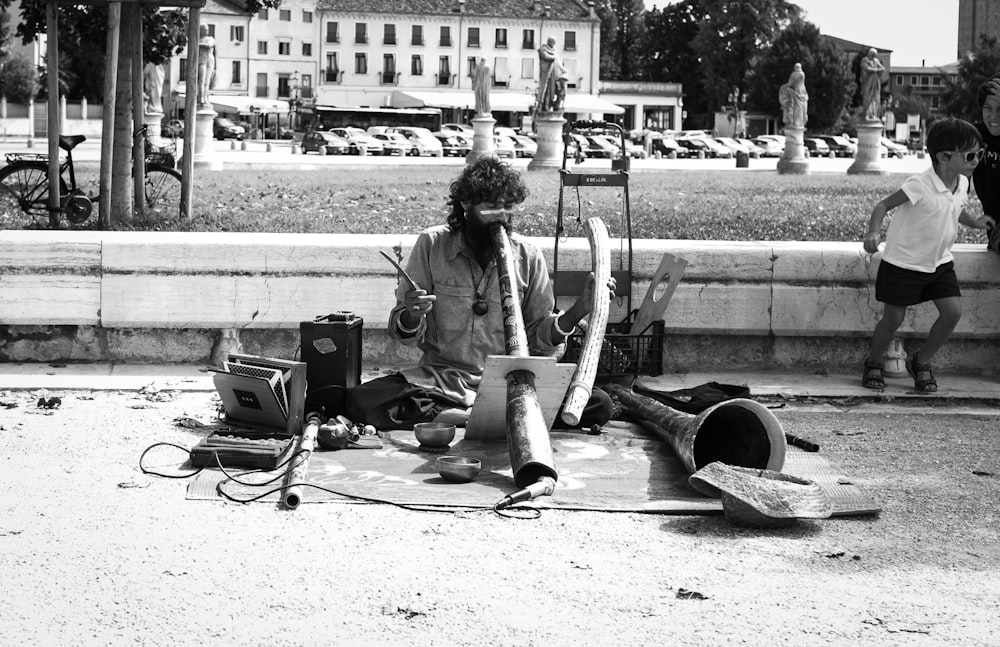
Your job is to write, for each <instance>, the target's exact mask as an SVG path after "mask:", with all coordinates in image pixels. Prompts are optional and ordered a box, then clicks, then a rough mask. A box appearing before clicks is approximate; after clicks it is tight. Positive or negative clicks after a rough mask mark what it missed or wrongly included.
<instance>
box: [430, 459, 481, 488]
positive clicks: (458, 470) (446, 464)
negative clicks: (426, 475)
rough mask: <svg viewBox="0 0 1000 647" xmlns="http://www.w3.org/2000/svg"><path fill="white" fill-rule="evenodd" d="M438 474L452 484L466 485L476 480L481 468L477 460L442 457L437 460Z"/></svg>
mask: <svg viewBox="0 0 1000 647" xmlns="http://www.w3.org/2000/svg"><path fill="white" fill-rule="evenodd" d="M437 468H438V474H440V475H441V478H443V479H444V480H446V481H451V482H452V483H468V482H469V481H472V480H474V479H475V478H476V475H478V474H479V470H480V469H481V468H482V463H480V461H479V459H478V458H468V457H466V456H442V457H441V458H439V459H437Z"/></svg>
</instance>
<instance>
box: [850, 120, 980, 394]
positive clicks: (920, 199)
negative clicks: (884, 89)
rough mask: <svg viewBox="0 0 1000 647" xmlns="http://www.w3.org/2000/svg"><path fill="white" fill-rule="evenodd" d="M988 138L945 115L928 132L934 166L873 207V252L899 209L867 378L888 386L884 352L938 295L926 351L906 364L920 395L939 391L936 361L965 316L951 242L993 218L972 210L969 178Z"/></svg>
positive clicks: (881, 274)
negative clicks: (909, 313)
mask: <svg viewBox="0 0 1000 647" xmlns="http://www.w3.org/2000/svg"><path fill="white" fill-rule="evenodd" d="M982 145H983V140H982V136H981V135H980V134H979V131H978V130H977V129H976V127H975V126H973V125H972V124H970V123H969V122H967V121H964V120H962V119H941V120H939V121H937V122H935V123H934V125H933V126H932V127H931V130H930V132H929V133H928V135H927V152H928V153H929V154H930V157H931V168H929V169H927V170H926V171H924V172H923V173H920V174H918V175H913V176H911V177H909V178H907V179H906V181H905V182H903V185H902V186H901V187H900V188H899V190H898V191H896V192H895V193H893V194H892V195H890V196H888V197H886V198H885V199H883V200H882V201H881V202H879V203H878V204H876V205H875V208H874V209H872V215H871V218H870V219H869V221H868V233H867V234H865V237H864V246H865V251H866V252H868V253H869V254H874V253H875V252H877V251H878V245H879V241H880V232H881V230H882V221H883V220H884V219H885V216H886V214H887V213H888V212H890V211H892V210H893V209H896V211H895V212H894V213H893V217H892V219H891V220H890V222H889V227H888V229H887V231H886V234H885V249H884V250H883V252H882V261H881V263H880V264H879V268H878V276H877V278H876V279H875V298H876V299H877V300H878V301H880V302H882V303H883V304H885V309H884V312H883V314H882V319H881V320H880V321H879V322H878V323H877V324H876V325H875V332H874V335H873V337H872V345H871V350H870V351H869V353H868V357H867V358H866V359H865V364H864V372H863V374H862V384H863V385H864V386H865V387H866V388H869V389H884V388H885V377H884V376H883V374H882V367H883V365H882V356H883V355H884V354H885V351H886V349H887V348H888V347H889V344H890V343H892V339H893V337H894V336H895V334H896V330H897V329H898V328H899V326H900V324H902V323H903V318H904V316H905V315H906V309H907V308H908V307H910V306H914V305H917V304H920V303H924V302H926V301H933V302H934V305H935V307H937V310H938V318H937V321H935V322H934V325H933V326H931V329H930V332H929V333H928V335H927V339H926V340H925V341H924V343H923V346H921V347H920V349H919V350H916V351H914V352H913V353H912V354H911V355H910V359H908V360H907V362H906V369H907V371H908V372H909V373H910V375H911V376H913V386H914V388H915V389H916V390H917V391H918V392H920V393H933V392H935V391H937V381H936V380H935V379H934V374H933V372H932V366H931V361H932V360H933V359H934V355H935V354H936V353H937V352H938V350H939V349H940V348H941V347H942V346H943V345H944V343H945V341H947V340H948V337H949V336H950V335H951V333H952V331H953V330H955V326H956V325H957V324H958V321H959V319H961V318H962V299H961V297H962V292H961V290H960V289H959V285H958V278H957V277H956V276H955V264H954V261H953V257H952V254H951V247H952V245H953V244H954V243H955V239H956V238H957V236H958V224H959V223H961V224H963V225H966V226H968V227H974V228H976V229H986V228H988V227H991V226H993V225H994V224H995V222H994V220H993V218H991V217H990V216H983V217H982V218H978V219H974V218H973V217H972V216H970V215H969V214H968V212H967V211H966V210H965V204H966V201H967V200H968V194H969V177H971V175H972V172H973V171H974V170H975V169H976V165H977V164H978V163H979V160H980V159H981V158H982V155H983V149H982Z"/></svg>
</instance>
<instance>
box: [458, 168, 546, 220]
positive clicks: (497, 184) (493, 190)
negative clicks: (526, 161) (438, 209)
mask: <svg viewBox="0 0 1000 647" xmlns="http://www.w3.org/2000/svg"><path fill="white" fill-rule="evenodd" d="M527 197H528V187H527V186H525V184H524V180H523V179H522V178H521V174H520V173H518V172H517V171H516V170H514V169H513V168H512V167H511V166H510V165H508V164H505V163H504V162H501V161H500V160H499V159H497V158H495V157H480V158H479V159H478V160H476V161H475V162H474V163H472V164H470V165H468V166H466V167H465V168H464V169H463V170H462V173H461V174H460V175H459V176H458V177H457V178H456V179H455V180H454V181H453V182H452V183H451V187H450V188H449V196H448V204H449V205H450V206H451V213H450V214H449V215H448V228H449V229H450V230H451V231H452V232H458V231H461V230H462V229H463V228H464V227H465V221H466V219H467V216H466V214H465V207H464V206H462V203H463V202H466V203H469V204H477V203H479V202H513V203H515V204H520V203H522V202H524V201H525V199H526V198H527Z"/></svg>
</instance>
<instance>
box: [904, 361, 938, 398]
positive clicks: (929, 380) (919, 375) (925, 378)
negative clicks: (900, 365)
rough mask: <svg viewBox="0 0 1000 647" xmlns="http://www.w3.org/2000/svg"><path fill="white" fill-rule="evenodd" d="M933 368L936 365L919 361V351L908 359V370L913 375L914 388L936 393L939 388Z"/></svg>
mask: <svg viewBox="0 0 1000 647" xmlns="http://www.w3.org/2000/svg"><path fill="white" fill-rule="evenodd" d="M933 369H934V367H933V366H931V365H930V364H920V363H919V362H917V353H914V354H913V357H912V358H910V359H907V360H906V372H907V373H909V374H910V375H911V376H913V388H914V390H916V391H917V393H934V392H936V391H937V390H938V385H937V380H935V379H934V373H933V372H932V371H933Z"/></svg>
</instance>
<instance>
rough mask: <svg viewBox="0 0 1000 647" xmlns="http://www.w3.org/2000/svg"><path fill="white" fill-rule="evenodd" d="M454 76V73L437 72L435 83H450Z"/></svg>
mask: <svg viewBox="0 0 1000 647" xmlns="http://www.w3.org/2000/svg"><path fill="white" fill-rule="evenodd" d="M454 76H455V75H454V74H446V73H444V72H438V75H437V84H438V85H451V79H452V77H454Z"/></svg>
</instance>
